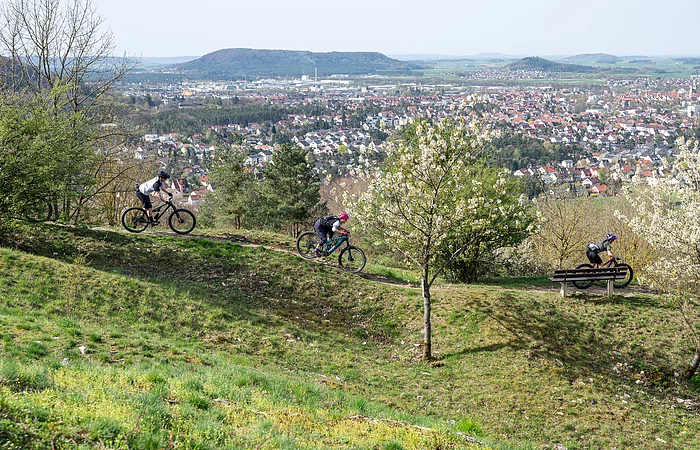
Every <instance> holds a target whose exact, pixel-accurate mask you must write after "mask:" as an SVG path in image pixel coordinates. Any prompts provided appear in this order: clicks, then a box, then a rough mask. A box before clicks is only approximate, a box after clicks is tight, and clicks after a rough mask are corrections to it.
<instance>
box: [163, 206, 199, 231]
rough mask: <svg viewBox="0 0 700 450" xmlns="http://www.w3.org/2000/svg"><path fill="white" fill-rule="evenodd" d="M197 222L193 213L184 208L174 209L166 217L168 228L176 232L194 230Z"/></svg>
mask: <svg viewBox="0 0 700 450" xmlns="http://www.w3.org/2000/svg"><path fill="white" fill-rule="evenodd" d="M196 223H197V219H195V217H194V214H192V212H191V211H188V210H186V209H176V210H175V211H173V213H172V214H170V217H169V218H168V225H169V226H170V229H171V230H173V231H174V232H176V233H177V234H187V233H189V232H190V231H192V230H194V226H195V225H196Z"/></svg>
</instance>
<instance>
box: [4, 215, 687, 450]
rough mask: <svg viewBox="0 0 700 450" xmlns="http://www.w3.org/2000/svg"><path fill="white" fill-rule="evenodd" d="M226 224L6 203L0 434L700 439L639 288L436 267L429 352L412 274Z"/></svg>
mask: <svg viewBox="0 0 700 450" xmlns="http://www.w3.org/2000/svg"><path fill="white" fill-rule="evenodd" d="M247 237H248V238H252V237H253V236H252V235H248V236H247ZM233 241H234V238H233V237H231V236H227V237H224V238H221V237H216V236H211V237H209V238H183V237H171V236H165V235H154V234H150V235H149V234H144V235H125V234H122V233H119V232H109V231H91V230H86V229H72V228H66V227H58V226H52V225H41V226H31V227H30V226H29V225H27V224H23V223H20V222H9V223H5V224H2V230H0V245H1V246H2V247H0V342H1V344H0V448H3V449H5V448H37V449H39V448H42V449H43V448H52V447H54V448H144V449H146V448H153V449H156V448H212V449H214V448H255V449H263V448H267V449H270V448H285V449H296V448H299V449H301V448H319V449H322V448H357V449H361V448H362V449H364V448H366V449H375V448H377V449H409V448H416V449H423V448H434V449H437V448H442V449H445V448H477V447H478V448H489V447H491V448H503V449H506V448H513V449H520V448H522V449H525V448H543V447H544V446H549V448H551V447H552V446H554V445H555V444H563V445H565V446H566V447H567V448H569V449H575V448H613V447H616V448H632V447H641V448H697V447H698V445H700V435H699V432H698V430H699V429H700V418H699V417H698V410H697V409H695V408H697V405H698V404H700V389H699V388H698V386H697V384H694V383H684V382H682V381H680V380H678V379H677V378H676V377H674V375H673V367H679V366H681V365H682V364H683V363H684V362H686V359H687V358H688V357H689V356H690V348H689V346H690V342H689V341H688V337H687V336H685V335H684V333H683V326H682V323H681V319H680V318H679V317H678V316H677V315H676V313H675V311H673V310H672V309H670V308H668V307H666V306H665V304H664V303H663V302H662V301H660V300H659V299H658V298H656V297H655V296H653V295H649V294H644V293H641V292H637V293H633V294H630V295H629V296H625V297H616V298H614V299H612V300H608V299H606V298H604V297H601V296H598V295H578V296H575V297H573V298H567V299H561V298H560V297H559V296H558V295H557V293H556V292H555V291H554V290H549V289H543V288H541V287H536V285H534V284H533V285H528V284H527V282H525V283H523V282H522V281H523V280H519V282H520V284H519V285H518V288H517V289H516V288H514V287H513V288H511V287H508V286H498V285H474V286H451V285H442V286H439V287H437V288H436V289H435V292H434V295H435V309H434V336H435V341H434V350H435V353H436V354H437V356H438V359H437V361H435V362H433V363H430V364H427V363H424V362H421V361H419V360H418V358H419V356H420V348H419V343H420V341H421V305H422V301H421V298H420V293H419V291H418V290H417V289H415V288H411V287H407V286H396V285H391V284H386V283H379V282H376V281H371V280H367V279H363V278H360V277H357V276H351V275H347V274H345V273H342V272H340V271H339V270H338V269H336V268H334V267H333V265H332V264H318V263H316V262H310V261H305V260H302V259H301V258H299V257H297V256H294V255H292V254H289V253H287V252H283V251H277V250H273V249H270V248H265V247H262V246H259V245H242V243H240V242H239V243H235V242H233ZM265 244H266V245H267V246H280V247H287V248H289V247H290V246H291V241H290V240H289V239H287V238H285V237H275V236H272V237H268V238H266V240H265ZM681 400H682V401H681ZM474 439H475V440H478V441H480V442H482V443H486V444H488V446H481V445H478V446H477V445H476V444H473V443H472V442H471V440H474Z"/></svg>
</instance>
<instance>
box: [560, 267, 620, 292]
mask: <svg viewBox="0 0 700 450" xmlns="http://www.w3.org/2000/svg"><path fill="white" fill-rule="evenodd" d="M626 276H627V267H624V266H623V267H601V268H595V267H594V268H582V269H566V270H555V271H554V275H552V276H551V277H549V281H551V282H553V283H561V290H560V292H561V296H562V297H566V294H567V293H568V285H567V283H571V282H574V281H607V282H608V297H612V295H613V283H614V282H615V281H616V280H624V279H625V277H626Z"/></svg>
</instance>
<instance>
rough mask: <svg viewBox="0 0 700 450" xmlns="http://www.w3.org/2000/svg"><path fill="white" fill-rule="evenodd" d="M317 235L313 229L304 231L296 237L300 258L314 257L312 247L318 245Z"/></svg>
mask: <svg viewBox="0 0 700 450" xmlns="http://www.w3.org/2000/svg"><path fill="white" fill-rule="evenodd" d="M318 243H319V241H318V236H316V233H314V232H313V231H305V232H304V233H301V234H300V235H299V237H298V238H297V252H299V254H300V255H301V257H302V258H306V259H311V258H314V257H316V255H315V254H314V249H315V248H316V246H317V245H318Z"/></svg>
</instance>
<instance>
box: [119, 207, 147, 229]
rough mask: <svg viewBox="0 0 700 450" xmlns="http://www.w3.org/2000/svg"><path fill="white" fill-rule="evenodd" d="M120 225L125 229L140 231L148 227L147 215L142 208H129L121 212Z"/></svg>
mask: <svg viewBox="0 0 700 450" xmlns="http://www.w3.org/2000/svg"><path fill="white" fill-rule="evenodd" d="M122 225H123V226H124V228H126V229H127V231H131V232H132V233H140V232H142V231H143V230H145V229H146V227H148V216H147V215H146V210H145V209H143V208H129V209H127V210H126V211H124V214H122Z"/></svg>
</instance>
